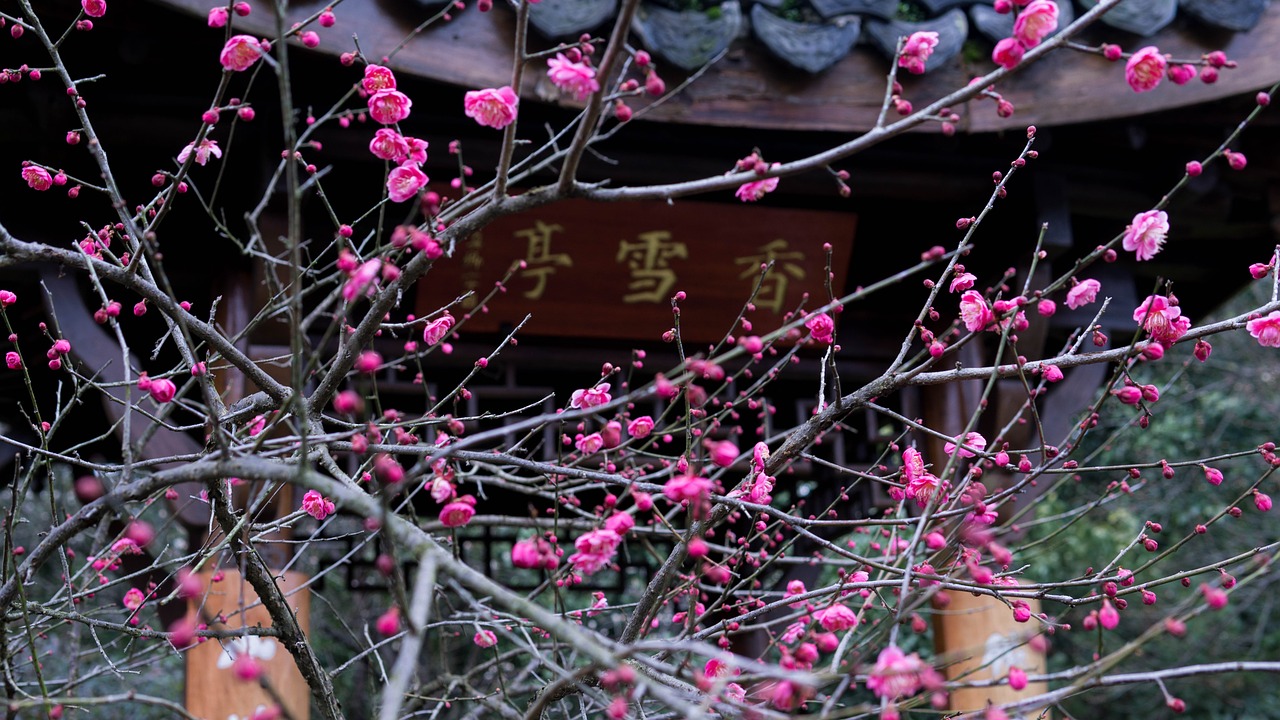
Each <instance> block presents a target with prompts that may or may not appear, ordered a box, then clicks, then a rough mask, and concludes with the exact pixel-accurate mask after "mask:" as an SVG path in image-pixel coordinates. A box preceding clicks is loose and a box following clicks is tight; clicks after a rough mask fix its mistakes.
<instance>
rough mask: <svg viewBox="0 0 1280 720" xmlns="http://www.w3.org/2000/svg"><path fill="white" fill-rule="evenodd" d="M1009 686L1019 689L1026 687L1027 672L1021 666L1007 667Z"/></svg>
mask: <svg viewBox="0 0 1280 720" xmlns="http://www.w3.org/2000/svg"><path fill="white" fill-rule="evenodd" d="M1009 687H1010V688H1012V689H1013V690H1019V691H1020V690H1023V689H1024V688H1026V687H1027V673H1026V672H1024V671H1023V670H1022V668H1019V667H1011V668H1009Z"/></svg>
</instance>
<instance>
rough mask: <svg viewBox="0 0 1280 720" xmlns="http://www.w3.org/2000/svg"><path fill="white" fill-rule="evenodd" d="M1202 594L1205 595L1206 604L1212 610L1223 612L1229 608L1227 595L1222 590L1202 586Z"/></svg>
mask: <svg viewBox="0 0 1280 720" xmlns="http://www.w3.org/2000/svg"><path fill="white" fill-rule="evenodd" d="M1200 592H1201V593H1202V594H1203V595H1204V601H1205V604H1207V605H1208V606H1209V609H1210V610H1221V609H1222V608H1224V607H1226V606H1227V593H1226V592H1225V591H1223V590H1222V589H1220V588H1214V587H1209V586H1208V585H1201V586H1200Z"/></svg>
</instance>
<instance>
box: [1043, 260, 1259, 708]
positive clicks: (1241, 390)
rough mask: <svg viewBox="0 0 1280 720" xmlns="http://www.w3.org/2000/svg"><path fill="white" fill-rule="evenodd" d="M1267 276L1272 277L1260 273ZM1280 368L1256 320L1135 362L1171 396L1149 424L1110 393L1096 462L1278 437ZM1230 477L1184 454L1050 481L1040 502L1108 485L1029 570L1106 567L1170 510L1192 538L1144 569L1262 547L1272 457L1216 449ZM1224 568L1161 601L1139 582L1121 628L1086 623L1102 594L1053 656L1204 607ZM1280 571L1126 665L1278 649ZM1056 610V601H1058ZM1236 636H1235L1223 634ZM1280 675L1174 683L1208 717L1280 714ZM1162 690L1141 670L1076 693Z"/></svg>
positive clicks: (1157, 697)
mask: <svg viewBox="0 0 1280 720" xmlns="http://www.w3.org/2000/svg"><path fill="white" fill-rule="evenodd" d="M1259 285H1261V284H1259ZM1263 290H1264V289H1263V288H1261V287H1258V288H1255V289H1253V290H1251V291H1249V292H1246V293H1244V294H1243V295H1242V296H1241V297H1239V298H1237V299H1236V300H1234V301H1232V303H1230V304H1228V306H1227V307H1225V308H1224V309H1223V311H1222V312H1221V313H1220V316H1221V317H1231V316H1235V315H1238V314H1241V313H1244V312H1247V311H1248V310H1249V309H1251V308H1253V307H1257V306H1258V305H1259V304H1260V303H1262V302H1265V301H1266V300H1267V299H1268V298H1266V297H1264V296H1263V295H1262V291H1263ZM1277 375H1280V356H1277V355H1276V354H1275V351H1274V350H1273V349H1270V348H1263V347H1261V346H1259V345H1258V344H1257V343H1256V342H1255V341H1254V340H1253V338H1251V337H1250V336H1249V335H1247V334H1246V333H1243V332H1240V333H1234V334H1231V335H1224V336H1218V338H1216V339H1215V346H1214V352H1213V356H1212V357H1211V358H1210V360H1209V362H1208V363H1205V364H1201V363H1199V362H1197V361H1196V360H1195V359H1194V358H1193V357H1192V356H1191V347H1190V344H1181V343H1180V344H1178V345H1176V346H1174V348H1172V349H1170V351H1169V352H1168V353H1167V354H1166V356H1165V358H1164V359H1163V360H1161V361H1159V362H1155V363H1148V364H1145V365H1142V366H1139V367H1138V368H1135V370H1134V379H1135V381H1137V382H1140V383H1144V384H1146V383H1151V384H1155V385H1157V386H1158V387H1159V388H1160V391H1161V399H1160V401H1159V402H1158V403H1156V404H1154V405H1153V406H1151V411H1152V414H1153V417H1152V420H1151V424H1150V427H1148V428H1147V429H1145V430H1143V429H1141V428H1139V427H1138V425H1137V422H1136V421H1137V412H1136V411H1135V410H1134V408H1132V407H1131V406H1125V405H1120V404H1118V403H1108V404H1107V406H1106V407H1107V410H1106V412H1105V413H1104V414H1103V416H1102V417H1101V418H1100V422H1099V426H1098V428H1096V429H1095V430H1094V431H1093V433H1092V434H1091V436H1090V437H1089V438H1087V439H1086V441H1085V443H1084V446H1083V447H1082V450H1083V452H1082V453H1081V454H1080V455H1079V457H1082V458H1084V457H1091V454H1092V457H1091V459H1090V460H1089V461H1088V463H1087V465H1090V466H1111V465H1114V466H1119V467H1121V468H1124V467H1127V466H1128V465H1130V464H1150V463H1158V462H1159V461H1160V460H1161V459H1168V460H1169V461H1170V462H1175V461H1178V460H1182V461H1185V460H1189V459H1196V458H1206V457H1209V456H1213V455H1218V454H1222V453H1227V452H1237V451H1247V450H1250V449H1252V448H1254V447H1256V446H1258V445H1260V444H1262V443H1264V442H1268V441H1274V440H1275V439H1276V437H1275V434H1274V433H1275V418H1276V417H1277V414H1280V400H1277V398H1276V397H1274V396H1273V395H1272V394H1270V393H1264V392H1258V389H1259V388H1265V387H1272V386H1273V385H1274V382H1275V379H1276V377H1277ZM1211 464H1212V465H1213V467H1216V468H1218V469H1219V470H1221V471H1222V472H1223V474H1224V476H1225V478H1226V479H1225V481H1224V482H1223V484H1222V485H1221V486H1218V487H1215V486H1212V485H1210V484H1209V483H1208V482H1206V480H1205V476H1204V473H1203V471H1202V469H1201V468H1200V467H1198V466H1197V465H1190V466H1182V467H1177V468H1175V470H1174V475H1173V477H1172V478H1165V477H1163V476H1162V473H1161V471H1160V469H1159V468H1158V467H1157V468H1146V469H1143V470H1142V471H1141V477H1140V478H1132V477H1130V475H1129V473H1128V472H1125V471H1123V470H1121V471H1116V472H1114V473H1111V474H1109V475H1104V474H1088V475H1085V476H1084V477H1083V478H1082V479H1069V480H1067V481H1065V482H1062V483H1060V484H1059V485H1057V486H1056V488H1055V489H1054V490H1053V491H1052V492H1050V493H1047V494H1046V496H1045V498H1044V500H1043V503H1042V504H1041V505H1040V506H1039V507H1040V511H1039V513H1038V516H1039V517H1041V518H1046V517H1051V516H1053V515H1056V514H1058V513H1064V512H1068V511H1070V510H1072V509H1073V508H1078V507H1080V506H1081V505H1085V504H1089V503H1093V502H1094V501H1097V500H1098V499H1099V498H1101V497H1102V496H1103V495H1104V494H1106V499H1105V500H1103V501H1102V502H1101V503H1098V504H1097V505H1096V507H1094V508H1093V509H1092V510H1091V511H1089V512H1088V513H1087V514H1085V515H1083V516H1081V517H1079V518H1077V519H1076V520H1075V522H1074V523H1073V524H1071V525H1070V527H1068V528H1067V529H1066V530H1065V531H1064V532H1062V533H1061V534H1058V535H1057V536H1056V537H1055V538H1054V540H1053V541H1052V547H1053V548H1054V552H1053V553H1052V554H1051V553H1047V552H1037V551H1039V550H1042V549H1044V548H1046V547H1048V544H1046V545H1045V546H1037V547H1035V548H1034V549H1029V550H1028V551H1026V553H1024V554H1023V555H1021V556H1020V558H1021V559H1022V560H1024V561H1027V562H1030V563H1032V569H1031V570H1030V571H1029V575H1030V576H1031V577H1032V578H1035V577H1073V576H1079V575H1081V574H1083V573H1084V571H1085V570H1086V568H1089V567H1092V568H1093V569H1094V570H1095V571H1096V570H1101V569H1102V568H1103V567H1105V566H1106V565H1107V564H1108V563H1110V562H1111V561H1112V559H1113V558H1114V557H1116V556H1117V554H1119V553H1120V552H1121V551H1122V550H1123V549H1124V548H1125V547H1126V546H1127V545H1128V544H1129V543H1131V542H1133V540H1134V538H1136V537H1137V536H1138V534H1139V533H1140V532H1142V531H1143V528H1144V524H1145V523H1146V522H1147V521H1153V522H1157V523H1160V524H1161V525H1162V526H1163V532H1162V533H1160V534H1159V535H1153V536H1152V537H1154V538H1156V539H1157V540H1158V542H1159V543H1160V546H1161V549H1162V550H1163V549H1165V548H1167V547H1169V546H1171V545H1173V544H1174V543H1176V542H1178V541H1179V540H1181V539H1183V538H1190V539H1189V541H1188V542H1187V544H1186V545H1185V546H1184V547H1182V548H1180V549H1179V551H1178V553H1177V554H1176V556H1175V557H1174V558H1172V559H1171V560H1168V561H1164V562H1161V563H1158V564H1156V565H1155V566H1154V567H1153V568H1151V569H1150V570H1149V571H1146V572H1144V573H1142V574H1141V575H1140V576H1139V577H1138V580H1139V581H1142V580H1144V579H1147V578H1148V577H1155V576H1156V575H1157V574H1158V575H1165V574H1169V573H1174V572H1181V571H1185V570H1190V569H1195V568H1199V567H1204V566H1206V565H1209V564H1211V563H1214V562H1216V561H1218V560H1220V559H1222V558H1225V557H1229V556H1230V554H1231V553H1232V552H1233V551H1234V552H1239V549H1240V548H1242V547H1244V548H1248V547H1255V546H1258V545H1262V544H1265V543H1268V542H1272V541H1274V540H1275V539H1276V533H1275V530H1274V518H1272V517H1270V516H1268V515H1264V514H1263V513H1260V512H1258V511H1257V510H1256V508H1255V507H1254V505H1253V503H1252V501H1251V497H1250V495H1249V490H1250V488H1251V487H1253V485H1254V484H1255V483H1256V482H1258V481H1259V479H1262V484H1261V486H1260V489H1261V490H1262V491H1264V492H1268V493H1270V494H1275V493H1276V492H1278V491H1280V488H1276V486H1275V480H1274V479H1271V478H1270V477H1269V476H1267V475H1266V473H1267V472H1268V470H1269V468H1268V466H1267V465H1266V463H1264V462H1262V461H1261V459H1260V458H1259V456H1258V455H1256V454H1249V455H1247V456H1245V457H1241V458H1236V459H1232V460H1229V461H1216V462H1213V463H1211ZM1121 482H1128V484H1129V486H1130V487H1131V488H1132V492H1130V493H1125V492H1123V491H1121V490H1118V489H1112V490H1110V491H1108V489H1107V486H1108V484H1110V483H1115V484H1118V483H1121ZM1233 504H1234V505H1236V506H1238V507H1239V508H1241V510H1242V511H1243V514H1242V516H1241V517H1240V518H1232V517H1231V516H1229V515H1228V516H1225V517H1223V518H1222V519H1220V520H1218V521H1217V522H1215V523H1213V524H1211V525H1209V531H1208V532H1207V533H1206V534H1204V535H1197V534H1195V532H1194V528H1195V526H1196V525H1197V524H1209V523H1210V521H1211V519H1212V518H1214V517H1215V516H1217V515H1218V514H1220V513H1222V512H1223V511H1224V510H1226V509H1227V508H1228V507H1230V506H1231V505H1233ZM1059 527H1060V524H1059V523H1048V524H1046V525H1045V526H1044V529H1040V528H1033V529H1032V531H1031V532H1030V533H1029V538H1030V539H1032V540H1035V539H1043V538H1044V537H1045V536H1047V535H1048V533H1049V532H1051V531H1052V530H1053V529H1056V528H1059ZM1153 557H1154V556H1153V555H1152V554H1151V553H1148V552H1146V551H1144V550H1143V548H1142V546H1141V545H1137V546H1136V547H1135V548H1134V549H1133V550H1130V551H1129V552H1128V554H1126V555H1124V557H1123V558H1122V559H1121V560H1120V561H1119V563H1118V564H1119V565H1120V566H1121V567H1125V568H1136V567H1139V566H1140V565H1141V564H1142V563H1145V562H1147V561H1149V560H1150V559H1152V558H1153ZM1257 567H1258V565H1257V561H1256V560H1254V559H1250V560H1246V561H1244V562H1242V563H1239V564H1237V565H1235V566H1232V567H1230V568H1228V571H1229V572H1230V573H1231V574H1232V575H1233V576H1235V577H1237V578H1241V579H1243V578H1245V577H1246V576H1248V575H1249V574H1250V573H1251V572H1253V571H1254V570H1255V569H1256V568H1257ZM1218 579H1219V575H1218V573H1217V572H1215V571H1212V570H1210V571H1207V572H1205V573H1203V574H1200V575H1197V576H1195V577H1193V578H1190V586H1189V587H1183V586H1181V585H1179V584H1176V583H1174V584H1168V585H1164V586H1161V587H1158V588H1155V589H1154V590H1155V592H1156V594H1157V595H1158V596H1159V601H1158V602H1157V603H1156V604H1155V605H1154V606H1150V607H1144V606H1143V605H1142V604H1141V601H1140V600H1139V599H1138V598H1137V596H1130V597H1131V598H1132V602H1131V603H1130V605H1129V608H1128V609H1127V610H1126V611H1124V612H1123V613H1122V614H1121V618H1122V619H1121V623H1120V626H1119V627H1118V628H1116V629H1115V630H1113V631H1105V630H1098V631H1095V632H1092V633H1090V632H1085V631H1083V629H1082V628H1081V621H1082V620H1083V619H1084V617H1085V615H1087V614H1088V612H1089V610H1091V609H1096V607H1097V606H1096V605H1090V606H1085V607H1081V608H1077V609H1075V610H1074V611H1072V612H1071V613H1070V614H1069V615H1068V616H1067V617H1064V618H1062V619H1063V620H1064V621H1067V622H1070V623H1072V625H1073V627H1074V628H1075V630H1073V631H1072V632H1069V633H1059V634H1058V635H1056V636H1055V638H1054V644H1053V651H1052V654H1051V657H1050V663H1051V670H1053V669H1064V668H1067V667H1073V666H1076V665H1081V664H1085V663H1088V662H1090V661H1091V660H1092V658H1093V656H1094V654H1095V653H1099V652H1110V651H1113V650H1115V649H1117V648H1120V647H1121V646H1122V645H1123V644H1124V643H1125V642H1128V641H1129V640H1132V639H1134V638H1137V637H1138V636H1139V635H1140V634H1141V633H1142V632H1144V631H1145V630H1146V629H1147V628H1149V627H1151V626H1153V625H1156V624H1159V623H1163V621H1164V618H1165V617H1167V616H1169V615H1170V614H1172V613H1173V612H1174V610H1175V607H1184V608H1185V607H1193V606H1198V605H1199V604H1200V603H1201V602H1203V601H1202V600H1201V598H1200V595H1199V592H1198V590H1197V589H1198V587H1199V585H1200V584H1201V583H1205V582H1214V581H1216V580H1218ZM1273 582H1274V579H1273V577H1272V576H1270V575H1266V574H1263V575H1260V576H1259V577H1257V578H1255V579H1253V580H1252V581H1250V582H1246V583H1242V584H1241V585H1240V586H1239V587H1238V588H1237V589H1236V590H1235V591H1234V592H1233V593H1232V595H1231V599H1230V603H1229V604H1228V605H1227V607H1226V608H1224V609H1223V610H1221V611H1218V612H1215V613H1207V614H1204V615H1201V616H1200V617H1198V618H1195V619H1193V620H1192V621H1191V622H1190V623H1189V624H1188V633H1187V635H1186V637H1184V638H1181V639H1178V638H1174V637H1172V636H1170V635H1168V634H1162V635H1161V636H1160V637H1158V638H1156V639H1155V640H1154V641H1152V642H1150V643H1148V644H1146V645H1145V646H1143V647H1142V649H1141V650H1140V651H1139V652H1138V653H1136V654H1135V655H1133V656H1132V657H1130V658H1128V659H1126V660H1125V661H1124V663H1123V665H1122V666H1121V668H1122V670H1121V671H1123V672H1131V671H1140V670H1144V669H1157V668H1170V667H1175V666H1178V665H1185V664H1188V663H1210V662H1215V661H1225V660H1228V659H1232V660H1270V659H1274V658H1275V657H1277V656H1278V654H1277V653H1278V652H1280V627H1277V626H1276V625H1275V624H1274V621H1275V620H1276V619H1277V618H1278V617H1280V615H1277V613H1276V608H1275V599H1274V592H1273V589H1272V588H1271V587H1270V586H1271V585H1272V583H1273ZM1097 592H1098V588H1097V587H1096V586H1091V587H1082V588H1081V589H1080V590H1079V591H1078V592H1077V593H1076V594H1077V595H1079V596H1084V595H1087V594H1093V593H1097ZM1046 609H1047V610H1049V611H1050V612H1052V611H1053V609H1052V606H1051V605H1050V606H1047V607H1046ZM1227 637H1229V638H1236V639H1237V640H1236V642H1235V643H1234V644H1230V645H1228V644H1225V643H1221V642H1219V639H1220V638H1227ZM1272 682H1273V680H1272V679H1271V678H1269V677H1265V676H1260V675H1250V674H1237V675H1231V676H1226V675H1210V676H1204V677H1200V678H1196V679H1191V680H1177V681H1173V682H1170V683H1168V686H1169V688H1168V689H1169V692H1170V693H1171V694H1172V695H1174V696H1176V697H1180V698H1182V699H1183V700H1185V701H1186V703H1187V708H1188V714H1189V715H1190V716H1193V717H1203V718H1223V719H1225V718H1280V707H1277V706H1275V705H1274V704H1270V703H1261V702H1258V699H1260V698H1263V697H1267V696H1268V695H1269V693H1270V692H1271V690H1270V688H1271V687H1272V684H1271V683H1272ZM1163 705H1164V702H1163V697H1162V696H1161V694H1160V691H1159V689H1158V688H1156V687H1154V686H1151V685H1145V684H1139V685H1132V686H1125V687H1120V688H1115V689H1110V690H1106V691H1102V692H1097V693H1089V694H1087V695H1080V696H1077V697H1076V698H1073V699H1072V700H1070V701H1068V702H1067V703H1066V704H1065V708H1066V710H1067V711H1068V712H1069V713H1070V714H1071V715H1072V716H1075V717H1089V716H1098V715H1101V716H1106V717H1151V716H1153V715H1157V714H1159V712H1163Z"/></svg>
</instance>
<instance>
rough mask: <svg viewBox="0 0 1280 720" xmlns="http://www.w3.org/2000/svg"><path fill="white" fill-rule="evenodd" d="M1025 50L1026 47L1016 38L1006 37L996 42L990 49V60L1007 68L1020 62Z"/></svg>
mask: <svg viewBox="0 0 1280 720" xmlns="http://www.w3.org/2000/svg"><path fill="white" fill-rule="evenodd" d="M1026 52H1027V49H1026V48H1025V47H1023V46H1022V43H1020V42H1018V40H1017V39H1015V38H1011V37H1007V38H1004V39H1002V40H1001V41H1000V42H998V43H996V48H995V50H992V51H991V61H992V62H994V63H995V64H997V65H999V66H1000V67H1002V68H1005V69H1006V70H1007V69H1010V68H1013V67H1014V66H1015V65H1017V64H1018V63H1020V62H1022V56H1023V55H1024V54H1026Z"/></svg>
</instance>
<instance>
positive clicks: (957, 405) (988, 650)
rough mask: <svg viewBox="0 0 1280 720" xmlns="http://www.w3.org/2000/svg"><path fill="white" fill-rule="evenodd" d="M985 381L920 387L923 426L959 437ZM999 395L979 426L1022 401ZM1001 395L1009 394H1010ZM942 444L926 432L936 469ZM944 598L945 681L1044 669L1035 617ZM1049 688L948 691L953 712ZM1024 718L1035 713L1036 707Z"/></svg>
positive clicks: (938, 609) (938, 638) (938, 621)
mask: <svg viewBox="0 0 1280 720" xmlns="http://www.w3.org/2000/svg"><path fill="white" fill-rule="evenodd" d="M960 360H961V362H962V364H964V365H965V366H969V367H972V366H976V365H978V364H979V363H981V362H982V360H983V352H982V349H981V348H980V347H979V342H973V343H970V344H969V345H968V346H967V347H966V348H965V351H964V353H963V354H962V356H961V358H960ZM984 384H985V383H983V382H982V381H972V382H958V383H949V384H946V385H941V386H937V387H927V388H922V389H921V408H920V410H921V415H922V419H923V420H924V423H925V425H927V426H928V427H930V428H933V429H934V430H937V431H938V432H941V433H943V434H944V435H950V436H953V437H955V436H958V435H959V434H960V433H961V432H962V431H963V430H964V428H965V427H966V426H967V424H968V421H969V418H970V417H971V415H972V414H973V411H974V409H975V408H977V406H978V401H979V400H980V398H981V393H982V390H983V386H984ZM1019 388H1020V386H1019ZM1001 395H1002V394H1001V393H998V392H997V393H996V394H995V397H993V398H991V400H992V402H991V404H990V405H989V407H990V408H991V411H990V414H991V415H993V416H995V417H994V418H984V420H987V422H984V423H983V426H984V427H982V428H979V431H983V430H984V429H986V430H989V426H996V424H1000V425H1002V424H1003V421H1004V420H1005V419H1006V418H1007V416H1008V415H1007V413H1008V412H1010V411H1016V410H1017V407H1018V406H1019V405H1020V404H1021V402H1018V403H1012V406H1013V407H1011V408H1002V407H1001V405H1002V404H1001V402H1000V398H1001ZM1004 395H1005V396H1006V397H1008V396H1009V393H1004ZM1024 397H1025V395H1024ZM1002 410H1004V411H1005V412H1002ZM992 419H994V421H995V422H994V423H993V422H991V420H992ZM987 437H988V438H990V437H991V436H990V435H988V436H987ZM942 445H943V443H942V441H941V440H939V439H937V438H933V437H930V438H928V440H927V441H925V443H924V445H923V447H922V450H923V451H924V454H925V457H926V458H927V459H928V461H929V462H931V463H932V464H933V466H934V469H935V471H940V469H941V468H942V467H943V466H944V465H945V464H946V461H947V456H946V454H945V453H944V450H943V447H942ZM997 478H998V474H996V473H989V474H987V475H984V476H983V482H984V483H985V484H986V485H987V487H988V489H989V490H995V489H997V486H996V485H995V484H993V482H992V481H993V480H995V481H996V482H997V483H998V482H999V480H998V479H997ZM947 598H948V599H949V602H948V603H946V604H945V605H943V604H940V603H935V606H934V609H933V610H934V615H933V618H934V623H933V630H934V649H935V651H936V652H937V654H938V655H939V656H940V657H944V658H945V659H946V661H947V662H946V667H945V672H946V675H947V679H948V680H956V679H959V678H961V677H963V678H965V679H967V680H992V679H995V680H999V679H1003V678H1005V677H1007V676H1008V674H1009V668H1010V667H1018V668H1021V669H1022V670H1023V671H1024V672H1026V673H1027V674H1028V675H1035V674H1040V673H1043V672H1044V669H1045V658H1044V653H1043V651H1040V650H1037V649H1035V648H1033V647H1032V646H1030V645H1029V644H1028V641H1029V640H1031V638H1032V637H1033V635H1034V634H1036V633H1037V632H1038V631H1039V625H1038V624H1036V622H1035V621H1034V620H1032V621H1031V622H1027V623H1018V622H1017V621H1015V620H1014V619H1013V611H1012V610H1010V609H1009V607H1008V606H1007V605H1005V604H1004V603H1002V602H1000V601H999V600H997V599H995V598H993V597H990V596H987V595H973V594H971V593H960V592H949V593H947ZM1030 605H1031V611H1032V613H1038V612H1040V604H1039V602H1038V601H1032V602H1030ZM1047 689H1048V685H1047V684H1045V683H1031V684H1028V685H1027V687H1026V688H1024V689H1023V690H1021V691H1015V690H1013V689H1012V688H1010V687H1009V686H1008V685H1007V684H1004V685H995V686H990V687H980V688H969V689H961V690H956V691H953V692H952V693H951V694H950V709H951V710H952V711H953V712H972V711H975V710H982V709H983V708H985V707H987V704H988V703H994V704H1002V703H1007V702H1012V701H1015V700H1019V699H1021V698H1025V697H1030V696H1031V695H1033V694H1039V693H1041V692H1044V691H1046V690H1047ZM1027 717H1032V718H1034V717H1039V711H1037V712H1036V713H1033V714H1030V715H1028V716H1027Z"/></svg>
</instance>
